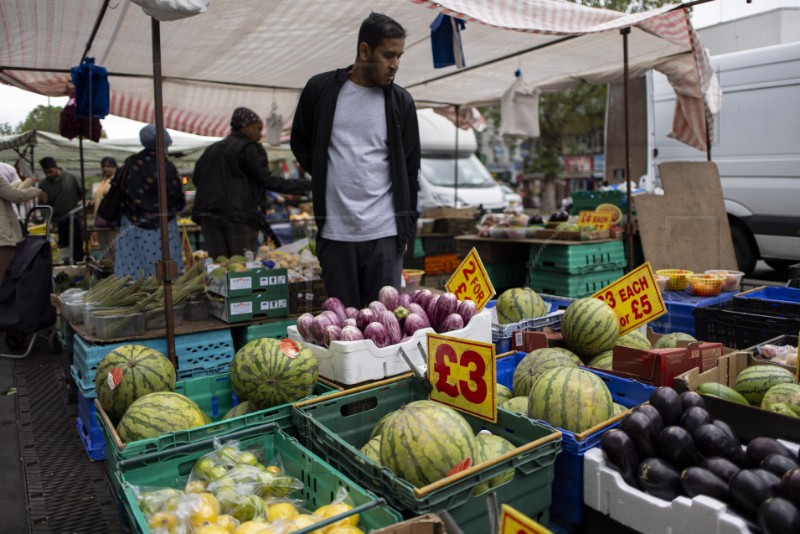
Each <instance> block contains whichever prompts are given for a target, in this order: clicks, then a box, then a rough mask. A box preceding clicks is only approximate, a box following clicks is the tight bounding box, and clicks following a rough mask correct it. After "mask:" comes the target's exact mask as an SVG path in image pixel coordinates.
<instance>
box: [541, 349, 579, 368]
mask: <svg viewBox="0 0 800 534" xmlns="http://www.w3.org/2000/svg"><path fill="white" fill-rule="evenodd" d="M549 348H550V350H554V351H557V352H560V353H562V354H566V355H567V356H569V357H570V358H571V359H572V361H573V362H575V365H583V360H581V357H580V356H578V355H577V354H575V353H574V352H572V351H571V350H569V349H565V348H564V347H549Z"/></svg>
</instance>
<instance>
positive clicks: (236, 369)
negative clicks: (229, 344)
mask: <svg viewBox="0 0 800 534" xmlns="http://www.w3.org/2000/svg"><path fill="white" fill-rule="evenodd" d="M283 344H284V342H282V341H280V340H277V339H271V338H261V339H254V340H253V341H251V342H250V343H248V344H247V345H245V346H244V347H242V348H240V349H239V350H238V351H236V355H234V357H233V361H232V362H231V385H232V386H233V390H234V391H235V392H236V394H237V395H238V396H239V398H240V399H247V400H251V401H253V402H254V403H255V405H256V406H257V407H258V409H260V410H263V409H265V408H270V407H272V406H278V405H280V404H286V403H288V402H294V401H296V400H299V399H302V398H303V397H307V396H309V395H311V391H312V390H313V389H314V384H316V383H317V375H318V370H317V358H316V357H315V356H314V353H312V352H311V350H310V349H308V348H306V347H304V346H302V345H300V344H296V345H292V346H288V347H285V348H284V347H283Z"/></svg>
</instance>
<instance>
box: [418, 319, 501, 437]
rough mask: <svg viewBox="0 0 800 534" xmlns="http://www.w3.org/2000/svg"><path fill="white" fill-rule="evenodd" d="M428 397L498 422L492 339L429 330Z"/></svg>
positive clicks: (495, 369)
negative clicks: (484, 340) (436, 332)
mask: <svg viewBox="0 0 800 534" xmlns="http://www.w3.org/2000/svg"><path fill="white" fill-rule="evenodd" d="M428 380H430V382H431V385H432V386H433V390H432V391H431V393H430V395H429V397H428V398H429V399H430V400H432V401H436V402H441V403H442V404H446V405H448V406H450V407H452V408H455V409H457V410H461V411H462V412H466V413H468V414H471V415H474V416H475V417H480V418H481V419H486V420H487V421H492V422H493V423H495V422H497V395H496V390H497V367H496V365H495V353H494V344H493V343H481V342H479V341H471V340H468V339H459V338H455V337H450V336H443V335H440V334H428Z"/></svg>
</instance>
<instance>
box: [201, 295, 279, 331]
mask: <svg viewBox="0 0 800 534" xmlns="http://www.w3.org/2000/svg"><path fill="white" fill-rule="evenodd" d="M211 315H213V316H214V317H216V318H217V319H219V320H221V321H225V322H226V323H241V322H244V321H252V320H253V319H255V318H258V317H268V318H272V317H286V316H288V315H289V293H288V290H287V289H286V288H284V290H283V291H282V292H281V291H278V292H272V291H271V292H262V293H253V294H252V295H247V296H244V297H230V298H225V299H222V300H221V301H218V300H212V301H211Z"/></svg>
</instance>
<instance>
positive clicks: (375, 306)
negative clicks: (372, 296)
mask: <svg viewBox="0 0 800 534" xmlns="http://www.w3.org/2000/svg"><path fill="white" fill-rule="evenodd" d="M369 308H370V309H371V310H372V311H374V312H375V313H380V312H382V311H386V306H384V304H383V302H381V301H379V300H373V301H372V302H370V303H369Z"/></svg>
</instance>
